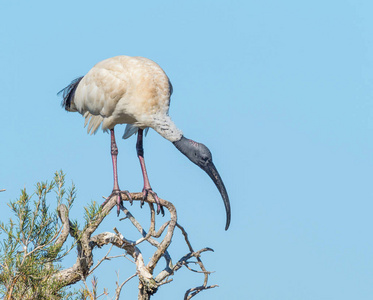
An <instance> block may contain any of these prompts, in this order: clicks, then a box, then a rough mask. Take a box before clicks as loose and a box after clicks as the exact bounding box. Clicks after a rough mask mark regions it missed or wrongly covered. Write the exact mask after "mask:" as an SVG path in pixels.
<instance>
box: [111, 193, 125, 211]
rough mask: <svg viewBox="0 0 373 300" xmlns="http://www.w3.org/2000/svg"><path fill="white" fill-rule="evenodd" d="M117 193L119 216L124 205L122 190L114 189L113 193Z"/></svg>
mask: <svg viewBox="0 0 373 300" xmlns="http://www.w3.org/2000/svg"><path fill="white" fill-rule="evenodd" d="M113 194H114V195H117V217H119V213H120V207H121V206H123V204H122V202H123V200H122V195H121V193H120V190H113V192H112V193H111V195H113Z"/></svg>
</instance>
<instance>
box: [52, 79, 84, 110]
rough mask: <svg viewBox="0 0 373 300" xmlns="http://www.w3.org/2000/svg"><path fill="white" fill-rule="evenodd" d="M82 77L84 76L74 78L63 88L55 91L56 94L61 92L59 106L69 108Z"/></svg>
mask: <svg viewBox="0 0 373 300" xmlns="http://www.w3.org/2000/svg"><path fill="white" fill-rule="evenodd" d="M83 77H84V76H82V77H78V78H76V79H74V80H73V81H71V83H70V84H69V85H68V86H67V87H65V88H63V89H62V90H60V91H59V92H58V93H57V95H58V96H59V95H61V94H62V98H63V100H62V102H61V106H62V107H64V108H65V109H66V110H68V109H69V108H70V105H71V101H72V100H73V98H74V94H75V90H76V88H77V87H78V84H79V82H80V80H82V78H83Z"/></svg>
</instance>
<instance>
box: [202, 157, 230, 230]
mask: <svg viewBox="0 0 373 300" xmlns="http://www.w3.org/2000/svg"><path fill="white" fill-rule="evenodd" d="M201 168H202V169H203V170H204V171H205V172H206V173H207V174H208V175H209V176H210V177H211V179H212V181H214V183H215V185H216V187H217V188H218V190H219V192H220V194H221V196H222V198H223V201H224V205H225V211H226V213H227V222H226V224H225V230H228V228H229V224H230V223H231V205H230V202H229V197H228V193H227V190H226V189H225V186H224V183H223V180H222V179H221V177H220V175H219V172H218V170H216V168H215V165H214V164H213V162H212V161H210V162H209V163H207V164H206V165H205V166H203V167H201Z"/></svg>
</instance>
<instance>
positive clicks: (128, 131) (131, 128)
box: [122, 124, 139, 139]
mask: <svg viewBox="0 0 373 300" xmlns="http://www.w3.org/2000/svg"><path fill="white" fill-rule="evenodd" d="M138 130H139V127H137V126H135V125H132V124H127V126H126V129H125V130H124V134H123V136H122V138H123V139H128V138H129V137H130V136H131V135H133V134H135V133H137V131H138Z"/></svg>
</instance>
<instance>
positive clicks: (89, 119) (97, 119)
mask: <svg viewBox="0 0 373 300" xmlns="http://www.w3.org/2000/svg"><path fill="white" fill-rule="evenodd" d="M84 117H85V122H84V127H86V126H87V124H88V123H89V125H88V128H87V133H90V134H94V133H96V132H97V130H98V129H99V127H100V125H101V123H102V121H103V120H104V118H103V117H101V116H100V115H98V116H94V115H92V114H90V113H89V112H86V113H85V114H84Z"/></svg>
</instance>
